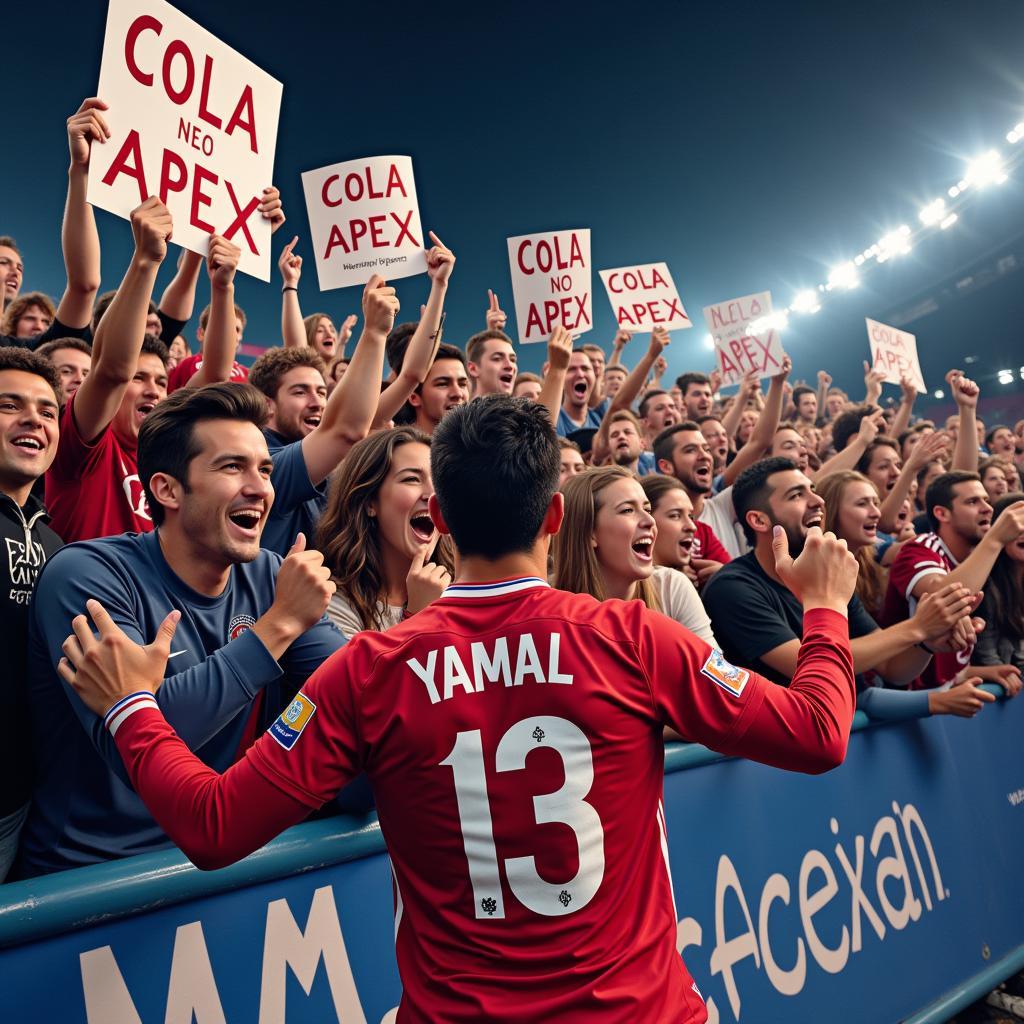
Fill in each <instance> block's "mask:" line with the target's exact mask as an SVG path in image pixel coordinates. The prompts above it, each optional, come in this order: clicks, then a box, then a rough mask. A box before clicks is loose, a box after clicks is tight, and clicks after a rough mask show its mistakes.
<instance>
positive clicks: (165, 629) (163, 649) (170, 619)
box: [149, 609, 181, 658]
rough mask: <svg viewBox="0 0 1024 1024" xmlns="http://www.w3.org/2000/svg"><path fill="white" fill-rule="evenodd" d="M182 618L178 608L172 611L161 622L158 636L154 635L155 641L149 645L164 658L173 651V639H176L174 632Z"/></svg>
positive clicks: (157, 632)
mask: <svg viewBox="0 0 1024 1024" xmlns="http://www.w3.org/2000/svg"><path fill="white" fill-rule="evenodd" d="M180 618H181V612H179V611H178V610H177V609H175V610H174V611H173V612H171V613H170V614H169V615H168V616H167V618H165V619H164V621H163V622H161V623H160V628H159V629H158V630H157V631H156V636H155V637H154V639H153V642H152V643H151V644H150V645H149V646H150V647H151V648H152V649H153V650H155V651H157V652H158V653H159V654H160V655H162V656H163V657H164V658H166V657H167V655H168V654H170V653H171V641H172V640H173V639H174V633H175V631H176V630H177V628H178V620H179V619H180Z"/></svg>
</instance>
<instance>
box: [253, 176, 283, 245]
mask: <svg viewBox="0 0 1024 1024" xmlns="http://www.w3.org/2000/svg"><path fill="white" fill-rule="evenodd" d="M259 210H260V216H261V217H262V218H263V219H264V220H269V221H270V233H271V234H273V233H274V232H275V231H276V230H277V229H278V228H279V227H280V226H281V225H282V224H283V223H284V222H285V220H286V219H287V218H286V217H285V215H284V207H283V206H282V205H281V193H280V191H279V190H278V189H277V188H275V187H274V186H273V185H271V186H270V188H265V189H264V190H263V196H262V198H261V199H260V206H259Z"/></svg>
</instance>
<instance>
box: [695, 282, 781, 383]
mask: <svg viewBox="0 0 1024 1024" xmlns="http://www.w3.org/2000/svg"><path fill="white" fill-rule="evenodd" d="M771 311H772V295H771V292H758V293H757V294H756V295H744V296H743V298H741V299H730V300H729V301H728V302H719V303H718V304H717V305H715V306H705V307H704V320H705V321H706V323H707V325H708V330H709V331H710V332H711V337H712V338H714V339H715V355H716V358H717V361H718V370H719V372H720V373H721V374H722V384H723V385H729V384H738V383H739V382H740V381H741V380H742V379H743V377H744V376H745V375H746V374H748V373H749V372H750V371H751V370H757V371H758V373H759V374H760V375H761V377H774V376H775V375H776V374H777V373H780V372H781V370H782V360H783V358H784V357H785V355H786V353H785V351H784V349H783V348H782V338H781V336H780V334H779V330H778V328H777V327H759V328H757V329H756V330H755V329H752V327H751V325H752V324H754V323H755V321H758V320H763V319H764V318H765V317H766V316H767V315H768V314H769V313H771Z"/></svg>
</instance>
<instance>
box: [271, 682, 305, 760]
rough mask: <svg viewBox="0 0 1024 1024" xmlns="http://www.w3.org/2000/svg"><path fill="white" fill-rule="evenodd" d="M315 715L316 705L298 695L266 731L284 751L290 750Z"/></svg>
mask: <svg viewBox="0 0 1024 1024" xmlns="http://www.w3.org/2000/svg"><path fill="white" fill-rule="evenodd" d="M315 713H316V705H315V704H314V703H313V702H312V701H311V700H310V699H309V698H308V697H307V696H306V695H305V694H304V693H298V694H296V695H295V699H294V700H293V701H292V702H291V704H289V705H288V707H286V708H285V709H284V711H282V712H281V714H280V716H279V717H278V719H277V721H275V722H274V724H273V725H272V726H271V727H270V728H269V729H268V730H267V731H268V732H269V733H270V735H271V736H272V737H273V738H274V739H275V740H276V741H277V742H278V743H279V744H280V745H281V746H282V747H284V749H285V750H291V749H292V747H294V746H295V744H296V743H297V742H298V739H299V737H300V736H301V735H302V732H303V730H304V729H305V728H306V726H307V725H309V723H310V720H311V719H312V717H313V715H314V714H315Z"/></svg>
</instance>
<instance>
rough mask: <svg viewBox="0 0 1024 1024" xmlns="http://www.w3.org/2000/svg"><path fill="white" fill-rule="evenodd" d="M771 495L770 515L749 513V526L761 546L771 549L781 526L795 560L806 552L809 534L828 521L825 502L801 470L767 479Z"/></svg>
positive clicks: (788, 471)
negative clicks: (806, 541)
mask: <svg viewBox="0 0 1024 1024" xmlns="http://www.w3.org/2000/svg"><path fill="white" fill-rule="evenodd" d="M768 484H769V486H770V487H771V489H772V490H771V494H770V495H769V497H768V512H767V513H765V512H760V511H754V510H752V511H749V512H748V513H747V522H748V523H750V525H751V526H753V527H754V529H755V530H757V542H758V545H759V546H760V545H764V546H766V547H769V548H770V547H771V542H772V527H774V526H781V527H782V528H783V529H784V530H785V531H786V539H787V540H788V541H789V553H790V555H792V557H793V558H796V557H797V556H798V555H799V554H800V552H801V551H803V549H804V541H805V540H806V539H807V531H808V530H809V529H810V528H811V527H812V526H821V525H822V523H823V522H824V520H825V502H824V501H822V499H821V498H820V497H819V496H818V495H817V494H815V493H814V485H813V484H812V483H811V481H810V480H808V479H807V477H806V476H805V475H804V474H803V473H801V472H800V471H799V470H798V469H785V470H782V471H781V472H779V473H773V474H772V475H771V476H770V477H769V478H768Z"/></svg>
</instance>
